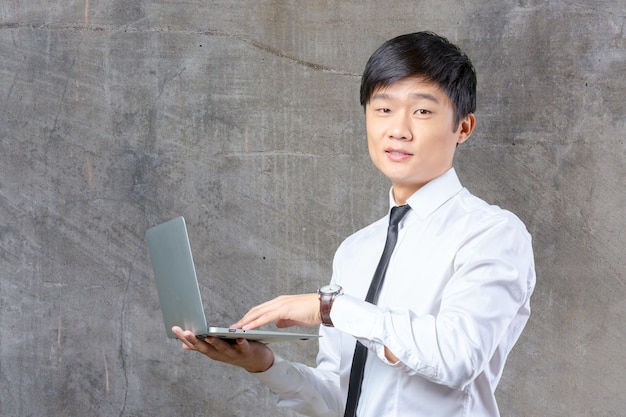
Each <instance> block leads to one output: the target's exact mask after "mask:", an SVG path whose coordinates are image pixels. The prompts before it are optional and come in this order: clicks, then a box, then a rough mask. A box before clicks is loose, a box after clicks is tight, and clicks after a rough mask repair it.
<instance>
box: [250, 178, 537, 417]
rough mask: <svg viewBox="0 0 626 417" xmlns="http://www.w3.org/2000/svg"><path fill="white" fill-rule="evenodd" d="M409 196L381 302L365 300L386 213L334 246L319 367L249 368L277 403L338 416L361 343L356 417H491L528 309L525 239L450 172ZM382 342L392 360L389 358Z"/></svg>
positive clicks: (530, 280) (518, 226) (511, 218)
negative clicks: (337, 289) (363, 357)
mask: <svg viewBox="0 0 626 417" xmlns="http://www.w3.org/2000/svg"><path fill="white" fill-rule="evenodd" d="M407 203H408V204H409V205H410V206H411V210H410V211H409V212H408V213H407V215H406V216H405V217H404V219H402V221H401V223H400V226H399V235H398V243H397V244H396V248H395V250H394V253H393V256H392V258H391V261H390V264H389V268H388V270H387V274H386V277H385V282H384V284H383V288H382V291H381V292H380V297H379V299H378V304H377V305H372V304H370V303H367V302H365V301H363V300H364V299H365V295H366V293H367V290H368V287H369V284H370V281H371V279H372V277H373V275H374V271H375V269H376V265H377V264H378V261H379V259H380V256H381V254H382V251H383V247H384V244H385V238H386V234H387V225H388V222H389V216H388V215H387V216H385V217H384V218H382V219H380V220H379V221H377V222H375V223H373V224H371V225H369V226H367V227H365V228H364V229H362V230H360V231H358V232H357V233H355V234H353V235H352V236H350V237H348V238H347V239H346V240H345V241H344V242H343V243H342V244H341V246H340V247H339V249H338V250H337V253H336V255H335V259H334V263H333V276H332V282H334V283H337V284H339V285H341V286H342V287H343V289H344V293H345V294H344V295H342V296H339V297H337V298H336V299H335V302H334V304H333V307H332V310H331V319H332V321H333V323H334V326H335V327H334V328H329V327H324V326H321V327H320V334H321V335H322V337H321V338H320V342H319V343H320V346H319V354H318V357H317V363H318V366H317V367H316V368H310V367H307V366H305V365H303V364H299V363H292V362H288V361H286V360H284V359H282V358H280V357H276V359H275V362H274V365H273V366H272V367H271V368H270V369H269V370H267V371H266V372H262V373H258V374H254V375H255V376H256V377H257V378H258V379H259V380H260V381H262V382H263V383H265V384H266V385H267V386H268V387H269V388H270V389H271V390H272V391H273V392H274V393H276V394H277V396H278V405H279V406H284V407H289V408H292V409H294V410H296V411H298V412H300V413H302V414H305V415H310V416H343V410H344V407H345V401H346V396H347V390H348V379H349V375H350V368H351V365H352V355H353V353H354V346H355V340H359V341H360V342H361V343H363V344H364V345H365V346H367V347H368V348H369V355H368V360H367V364H366V368H365V376H364V379H363V385H362V392H361V397H360V401H359V407H358V412H357V414H358V416H359V417H387V416H424V417H438V416H441V417H452V416H498V415H499V412H498V407H497V405H496V401H495V397H494V391H495V389H496V386H497V384H498V381H499V380H500V376H501V375H502V369H503V367H504V363H505V361H506V357H507V355H508V354H509V352H510V350H511V348H512V347H513V345H514V344H515V342H516V341H517V339H518V338H519V336H520V333H521V332H522V329H523V328H524V326H525V324H526V322H527V320H528V317H529V315H530V305H529V299H530V296H531V294H532V291H533V288H534V285H535V271H534V261H533V253H532V247H531V238H530V235H529V234H528V232H527V231H526V228H525V227H524V225H523V224H522V222H521V221H520V220H519V219H518V218H517V217H516V216H515V215H513V214H512V213H510V212H508V211H506V210H503V209H501V208H499V207H497V206H490V205H487V204H486V203H485V202H484V201H482V200H480V199H478V198H477V197H475V196H473V195H471V194H470V193H469V192H468V191H467V190H466V189H465V188H463V187H462V186H461V183H460V182H459V180H458V177H457V175H456V173H455V171H454V169H450V170H449V171H448V172H446V173H445V174H444V175H442V176H441V177H439V178H437V179H435V180H433V181H431V182H430V183H428V184H426V185H425V186H424V187H422V188H421V189H420V190H419V191H417V192H416V193H415V194H414V195H413V196H411V197H410V198H409V199H408V201H407ZM390 205H391V206H393V205H394V201H393V198H392V197H391V193H390ZM385 346H386V347H387V348H388V349H389V350H390V351H391V352H392V353H393V354H394V355H395V356H396V357H397V358H398V359H399V361H398V362H397V363H390V362H389V361H388V360H387V359H386V358H385V352H384V347H385Z"/></svg>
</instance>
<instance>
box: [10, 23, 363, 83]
mask: <svg viewBox="0 0 626 417" xmlns="http://www.w3.org/2000/svg"><path fill="white" fill-rule="evenodd" d="M3 29H33V30H71V31H78V32H85V31H90V32H104V33H173V34H184V35H204V36H209V37H224V38H228V39H233V40H236V41H239V42H243V43H245V44H247V45H249V46H251V47H253V48H256V49H258V50H261V51H263V52H265V53H268V54H270V55H274V56H276V57H278V58H282V59H286V60H288V61H292V62H294V63H296V64H298V65H301V66H303V67H306V68H310V69H313V70H315V71H321V72H328V73H331V74H336V75H344V76H348V77H357V78H360V77H361V74H357V73H353V72H350V71H345V70H342V69H337V68H332V67H329V66H327V65H322V64H317V63H315V62H310V61H306V60H304V59H301V58H298V57H297V56H295V55H292V54H289V53H287V52H285V51H282V50H280V49H277V48H274V47H272V46H270V45H267V44H264V43H262V42H259V41H258V40H255V39H253V38H251V37H248V36H245V35H239V34H234V33H228V32H224V31H221V30H217V29H209V30H184V29H180V28H173V27H169V26H164V27H158V26H157V27H153V28H148V29H141V28H137V27H132V26H106V25H91V24H85V25H66V24H49V23H40V24H38V23H31V24H27V23H19V22H6V23H0V30H3Z"/></svg>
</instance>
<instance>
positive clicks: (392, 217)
mask: <svg viewBox="0 0 626 417" xmlns="http://www.w3.org/2000/svg"><path fill="white" fill-rule="evenodd" d="M410 209H411V207H410V206H409V205H408V204H405V205H403V206H395V207H392V208H391V213H390V214H389V227H397V226H398V223H400V220H402V218H403V217H404V215H405V214H407V213H408V212H409V210H410Z"/></svg>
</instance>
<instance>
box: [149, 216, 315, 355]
mask: <svg viewBox="0 0 626 417" xmlns="http://www.w3.org/2000/svg"><path fill="white" fill-rule="evenodd" d="M146 243H147V245H148V252H149V253H150V261H151V262H152V269H153V271H154V278H155V281H156V287H157V292H158V293H159V302H160V303H161V312H162V313H163V321H164V322H165V331H166V332H167V336H168V337H170V338H176V335H174V333H173V332H172V327H173V326H179V327H181V328H182V329H184V330H191V331H192V332H194V333H195V334H196V335H197V337H200V338H204V337H206V336H215V337H220V338H224V339H229V340H231V339H232V341H233V342H234V339H238V338H243V339H248V340H256V341H259V342H263V343H270V342H285V341H291V340H311V339H316V338H318V337H319V336H318V335H315V334H304V333H288V332H281V331H269V330H243V329H230V328H228V327H209V326H207V322H206V317H205V315H204V306H203V305H202V299H201V297H200V288H199V286H198V279H197V277H196V269H195V266H194V263H193V257H192V255H191V245H190V244H189V237H188V235H187V226H186V225H185V219H184V218H183V217H182V216H181V217H176V218H175V219H172V220H170V221H168V222H166V223H163V224H160V225H158V226H154V227H152V228H150V229H148V230H147V231H146Z"/></svg>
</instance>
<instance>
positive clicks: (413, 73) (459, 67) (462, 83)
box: [361, 32, 476, 130]
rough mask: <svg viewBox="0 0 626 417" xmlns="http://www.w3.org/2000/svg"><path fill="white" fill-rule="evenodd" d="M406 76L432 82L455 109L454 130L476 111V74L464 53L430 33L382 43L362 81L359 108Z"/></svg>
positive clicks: (399, 37)
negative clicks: (376, 93)
mask: <svg viewBox="0 0 626 417" xmlns="http://www.w3.org/2000/svg"><path fill="white" fill-rule="evenodd" d="M407 77H421V78H424V79H425V80H427V81H430V82H434V83H435V84H437V85H439V87H440V88H441V89H442V90H443V91H444V92H445V93H446V95H447V96H448V98H449V99H450V101H452V105H453V106H454V115H455V116H454V129H455V130H456V128H457V127H458V125H459V122H460V120H461V119H462V118H463V117H465V116H467V115H468V114H470V113H474V112H475V111H476V72H475V71H474V66H473V65H472V62H471V61H470V59H469V58H468V56H467V55H465V53H463V52H462V51H461V50H460V49H459V48H458V47H457V46H456V45H454V44H452V43H451V42H450V41H448V40H447V39H446V38H444V37H442V36H439V35H437V34H435V33H433V32H416V33H410V34H407V35H401V36H398V37H395V38H393V39H390V40H388V41H387V42H385V43H383V44H382V45H381V46H380V47H379V48H378V49H377V50H376V51H375V52H374V53H373V54H372V56H371V57H370V59H369V61H368V62H367V65H366V66H365V70H364V71H363V77H362V78H361V105H362V106H363V107H364V108H365V105H366V104H367V103H368V102H369V100H370V98H371V97H372V94H374V92H375V91H376V90H377V89H379V88H384V87H388V86H390V85H391V84H393V83H394V82H396V81H399V80H401V79H403V78H407Z"/></svg>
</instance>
